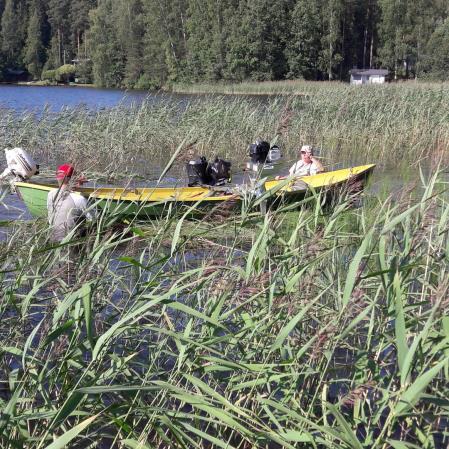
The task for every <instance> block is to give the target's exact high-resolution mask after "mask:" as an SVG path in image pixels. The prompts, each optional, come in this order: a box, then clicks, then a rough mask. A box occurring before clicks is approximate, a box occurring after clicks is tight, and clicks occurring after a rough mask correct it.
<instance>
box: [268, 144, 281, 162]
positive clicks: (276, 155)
mask: <svg viewBox="0 0 449 449" xmlns="http://www.w3.org/2000/svg"><path fill="white" fill-rule="evenodd" d="M281 157H282V153H281V149H280V148H279V147H278V146H277V145H273V146H272V147H271V148H270V151H269V152H268V155H267V160H266V162H268V163H270V164H272V163H273V162H277V161H278V160H279V159H281Z"/></svg>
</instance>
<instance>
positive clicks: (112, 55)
mask: <svg viewBox="0 0 449 449" xmlns="http://www.w3.org/2000/svg"><path fill="white" fill-rule="evenodd" d="M115 5H116V2H115V0H100V1H99V3H98V7H97V8H96V9H94V10H92V11H91V12H90V15H89V22H90V32H89V43H88V45H89V47H90V51H91V58H92V64H93V75H94V80H95V84H97V85H98V86H100V87H120V86H121V84H122V81H123V79H124V76H125V63H126V55H125V52H124V49H123V47H122V46H121V45H120V41H119V38H118V35H117V26H116V24H117V21H118V18H117V9H116V8H115Z"/></svg>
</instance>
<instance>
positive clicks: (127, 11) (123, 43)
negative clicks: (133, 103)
mask: <svg viewBox="0 0 449 449" xmlns="http://www.w3.org/2000/svg"><path fill="white" fill-rule="evenodd" d="M115 7H116V11H117V12H116V17H117V21H116V24H115V25H116V27H117V37H118V40H119V43H120V47H121V48H123V51H124V55H125V59H126V63H125V68H124V80H123V85H124V86H126V87H134V86H135V84H136V83H137V82H138V81H139V79H140V77H141V76H142V74H143V37H144V28H143V24H144V18H143V11H142V3H141V1H140V0H116V6H115Z"/></svg>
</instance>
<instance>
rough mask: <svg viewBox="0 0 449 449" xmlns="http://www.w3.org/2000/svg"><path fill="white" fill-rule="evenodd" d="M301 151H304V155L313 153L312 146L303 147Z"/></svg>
mask: <svg viewBox="0 0 449 449" xmlns="http://www.w3.org/2000/svg"><path fill="white" fill-rule="evenodd" d="M301 151H305V152H306V153H310V154H312V153H313V147H312V145H303V146H302V147H301Z"/></svg>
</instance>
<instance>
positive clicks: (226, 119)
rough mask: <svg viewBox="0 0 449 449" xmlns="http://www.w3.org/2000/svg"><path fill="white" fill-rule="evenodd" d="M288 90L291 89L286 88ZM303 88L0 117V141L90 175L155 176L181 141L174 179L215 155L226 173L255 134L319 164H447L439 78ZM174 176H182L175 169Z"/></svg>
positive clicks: (44, 162) (445, 98) (447, 99)
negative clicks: (311, 151) (310, 153)
mask: <svg viewBox="0 0 449 449" xmlns="http://www.w3.org/2000/svg"><path fill="white" fill-rule="evenodd" d="M295 86H296V87H295V89H297V88H298V86H297V85H295ZM300 86H303V87H304V93H305V95H302V96H298V95H293V96H290V97H289V96H276V97H269V98H259V97H252V98H248V97H243V96H242V97H238V98H235V97H229V96H204V97H200V98H198V97H192V98H191V99H190V98H189V97H183V98H182V99H180V98H179V97H175V98H173V97H171V96H169V95H167V96H166V97H157V98H156V99H155V98H153V97H149V99H148V101H146V102H144V103H143V104H141V105H134V106H133V107H129V106H125V105H123V106H117V107H115V108H111V109H104V110H97V111H92V110H88V109H85V108H82V107H79V108H76V109H65V110H62V111H60V112H57V113H54V112H51V111H50V110H48V109H47V110H45V111H43V112H42V113H30V112H27V113H22V114H20V113H14V112H12V111H6V110H5V111H2V114H1V115H0V145H2V146H6V145H10V146H17V145H22V146H26V147H28V148H29V149H30V150H31V151H32V152H33V153H34V154H36V155H38V156H39V159H40V162H41V166H42V168H43V169H44V171H45V169H50V170H53V167H54V165H55V164H57V163H59V162H62V161H66V160H68V159H70V160H71V161H72V162H75V163H76V164H77V165H78V166H80V167H81V168H82V169H83V170H87V171H90V172H91V173H92V174H93V175H96V176H97V177H103V180H104V179H110V180H112V179H114V178H116V177H117V176H121V177H122V178H125V179H127V178H129V179H130V180H131V179H133V182H135V179H136V174H138V175H141V176H142V178H143V179H145V180H149V179H157V178H158V174H159V173H160V170H161V167H163V166H164V165H165V163H166V162H167V160H168V159H169V158H170V155H172V154H173V152H174V151H175V150H176V149H177V148H178V146H179V145H181V144H182V145H183V151H182V152H181V153H180V155H179V158H178V161H177V162H178V163H177V164H175V165H174V167H173V170H172V172H170V173H169V174H168V176H169V177H170V179H168V181H169V182H174V180H175V179H179V178H180V176H181V174H182V173H183V162H185V161H186V160H188V159H189V158H192V157H194V156H197V155H206V156H209V157H212V156H214V155H217V154H218V155H220V156H222V157H225V158H229V159H231V160H232V162H233V169H234V172H236V171H239V166H240V164H241V163H242V161H243V160H244V159H245V158H246V157H247V155H246V152H247V148H248V144H249V143H251V142H252V141H254V140H255V139H256V138H259V137H262V138H265V139H267V140H269V141H270V142H272V143H277V144H279V145H280V146H281V148H282V149H283V151H284V153H285V159H286V160H290V159H294V158H296V157H297V153H296V149H297V148H298V146H300V145H302V144H303V143H311V144H313V145H315V146H316V147H319V148H321V149H322V150H321V151H320V156H321V157H322V158H323V161H324V163H325V165H326V166H328V167H332V166H334V165H335V164H337V163H338V164H342V165H348V164H363V163H367V162H369V163H373V162H374V163H377V164H379V165H381V166H383V167H388V168H393V169H394V170H396V171H401V170H402V169H404V168H405V167H407V168H409V169H410V167H412V170H413V171H414V173H416V172H417V167H418V163H420V162H421V163H423V164H424V163H426V164H434V165H437V164H438V163H439V162H440V161H445V162H447V159H448V151H447V148H448V145H449V124H448V123H449V121H448V120H447V118H448V115H449V110H448V104H449V87H448V85H447V84H426V85H421V84H416V85H415V84H408V83H407V84H404V85H402V84H396V85H387V86H364V87H362V88H361V87H360V86H349V85H345V84H339V83H337V84H334V83H315V84H310V83H304V84H300ZM181 177H182V176H181Z"/></svg>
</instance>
